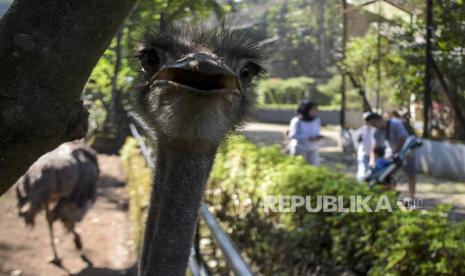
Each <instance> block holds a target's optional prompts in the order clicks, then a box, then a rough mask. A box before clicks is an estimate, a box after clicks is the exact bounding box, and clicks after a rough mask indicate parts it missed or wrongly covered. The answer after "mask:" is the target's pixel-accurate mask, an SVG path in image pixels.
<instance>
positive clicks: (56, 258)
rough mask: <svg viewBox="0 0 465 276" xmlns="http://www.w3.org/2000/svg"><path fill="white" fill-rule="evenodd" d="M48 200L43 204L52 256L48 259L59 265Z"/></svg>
mask: <svg viewBox="0 0 465 276" xmlns="http://www.w3.org/2000/svg"><path fill="white" fill-rule="evenodd" d="M48 204H49V203H48V202H47V203H46V204H45V216H46V219H47V225H48V230H49V234H50V245H51V246H52V252H53V257H52V258H51V259H50V262H51V263H52V264H54V265H57V266H60V267H61V260H60V258H58V254H57V249H56V247H55V241H54V240H55V236H54V234H53V220H54V219H53V217H52V213H51V212H50V209H49V206H48Z"/></svg>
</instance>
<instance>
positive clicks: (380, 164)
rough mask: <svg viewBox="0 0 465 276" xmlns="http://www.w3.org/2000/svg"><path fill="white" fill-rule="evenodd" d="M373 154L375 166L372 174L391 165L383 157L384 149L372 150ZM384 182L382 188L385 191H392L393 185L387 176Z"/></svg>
mask: <svg viewBox="0 0 465 276" xmlns="http://www.w3.org/2000/svg"><path fill="white" fill-rule="evenodd" d="M373 152H374V154H375V165H374V167H373V170H372V171H373V172H376V171H378V170H382V169H384V168H386V167H387V166H389V165H390V164H391V163H392V162H391V161H389V160H387V159H386V158H385V157H384V155H385V153H386V149H385V148H384V147H377V148H375V149H374V150H373ZM385 181H386V182H385V183H384V188H385V189H386V190H392V189H394V188H395V183H393V181H392V179H391V177H390V176H388V177H387V178H386V180H385Z"/></svg>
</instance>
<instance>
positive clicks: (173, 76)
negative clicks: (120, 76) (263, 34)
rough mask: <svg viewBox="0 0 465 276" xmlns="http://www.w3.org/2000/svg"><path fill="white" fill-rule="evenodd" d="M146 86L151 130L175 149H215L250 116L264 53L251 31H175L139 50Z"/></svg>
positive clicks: (143, 110) (149, 39)
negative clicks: (253, 84)
mask: <svg viewBox="0 0 465 276" xmlns="http://www.w3.org/2000/svg"><path fill="white" fill-rule="evenodd" d="M137 56H138V57H139V59H140V61H141V63H142V68H143V75H144V82H143V85H142V87H141V89H140V92H139V93H138V94H137V97H136V98H137V99H136V103H137V107H138V110H139V112H138V113H139V115H140V116H141V117H142V120H143V121H144V123H145V124H146V125H147V126H148V129H150V130H155V132H156V135H157V137H159V138H160V137H164V138H166V140H170V141H171V142H173V143H175V144H176V146H180V145H186V146H192V144H197V145H199V144H202V145H216V144H218V143H219V142H220V141H221V140H222V139H223V138H224V136H225V135H226V134H227V133H228V132H229V131H230V130H231V129H232V128H234V126H236V125H238V124H239V123H240V122H241V121H242V119H243V118H244V116H245V115H246V114H247V111H248V110H249V107H250V106H251V103H252V101H253V97H252V96H251V94H250V91H248V88H249V87H250V85H251V82H252V80H253V79H254V78H255V77H257V76H259V75H260V74H261V73H263V67H262V65H261V63H262V60H263V58H264V51H263V49H262V47H261V46H260V43H259V40H258V39H257V38H255V37H254V36H252V35H251V33H249V32H245V31H239V30H230V29H228V28H226V27H224V26H221V27H214V28H207V27H200V28H193V27H189V26H187V25H182V26H177V27H176V26H170V27H167V28H165V29H164V30H163V31H161V32H156V33H150V32H149V33H148V34H147V35H146V36H145V38H144V40H143V41H142V43H140V45H139V46H138V48H137Z"/></svg>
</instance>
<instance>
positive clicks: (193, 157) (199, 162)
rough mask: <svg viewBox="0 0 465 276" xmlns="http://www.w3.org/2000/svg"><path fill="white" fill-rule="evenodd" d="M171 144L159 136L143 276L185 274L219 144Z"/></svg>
mask: <svg viewBox="0 0 465 276" xmlns="http://www.w3.org/2000/svg"><path fill="white" fill-rule="evenodd" d="M172 144H173V143H172V142H171V143H165V142H164V141H163V139H159V140H158V145H157V160H156V169H155V177H154V185H153V190H152V195H151V200H150V201H151V202H150V207H149V213H148V217H147V223H146V229H145V237H144V243H143V244H144V245H143V248H142V252H141V262H140V267H139V268H140V274H141V275H143V276H148V275H150V276H157V275H170V276H171V275H172V276H177V275H179V276H181V275H185V271H186V267H187V261H188V257H189V254H190V249H191V246H192V239H193V235H194V232H195V228H196V224H197V218H198V210H199V207H200V202H201V199H202V195H203V192H204V186H205V183H206V181H207V179H208V175H209V174H210V170H211V167H212V164H213V161H214V157H215V152H216V148H217V147H216V146H214V147H207V148H205V147H204V146H202V145H198V147H195V146H194V147H186V148H184V149H183V148H179V147H174V146H172ZM202 147H203V149H201V148H202ZM189 148H190V149H189ZM192 149H194V150H192ZM199 149H201V150H199Z"/></svg>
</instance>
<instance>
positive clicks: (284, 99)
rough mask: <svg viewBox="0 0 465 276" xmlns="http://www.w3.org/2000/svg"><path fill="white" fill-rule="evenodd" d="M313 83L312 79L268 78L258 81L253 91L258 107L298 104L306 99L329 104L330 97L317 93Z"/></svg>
mask: <svg viewBox="0 0 465 276" xmlns="http://www.w3.org/2000/svg"><path fill="white" fill-rule="evenodd" d="M314 83H315V81H314V79H312V78H309V77H296V78H288V79H281V78H269V79H263V80H260V81H259V82H258V83H257V86H256V89H255V91H256V93H257V98H258V103H259V104H260V105H268V104H299V103H300V102H301V101H302V100H304V99H306V98H312V99H313V100H314V101H316V102H318V103H319V104H321V105H327V104H330V102H331V97H330V96H328V95H325V94H322V93H320V92H318V91H317V90H316V88H315V87H314V86H315V85H314Z"/></svg>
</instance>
